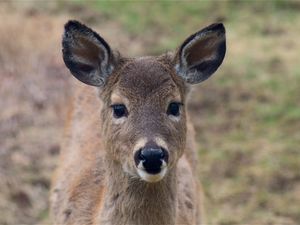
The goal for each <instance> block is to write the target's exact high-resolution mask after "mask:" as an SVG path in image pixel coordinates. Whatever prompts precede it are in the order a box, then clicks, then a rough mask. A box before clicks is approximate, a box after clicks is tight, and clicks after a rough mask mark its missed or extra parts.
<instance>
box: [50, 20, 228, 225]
mask: <svg viewBox="0 0 300 225" xmlns="http://www.w3.org/2000/svg"><path fill="white" fill-rule="evenodd" d="M214 26H219V27H217V28H218V29H217V30H214V29H216V28H214V29H209V30H208V31H209V32H208V31H206V34H207V35H206V36H205V35H204V41H205V43H206V44H207V46H208V47H207V48H204V50H205V51H207V52H208V53H207V54H209V55H205V52H202V53H201V54H202V55H201V54H200V56H199V54H195V55H193V54H194V53H193V52H188V53H187V52H186V51H190V49H191V47H192V45H195V43H196V45H197V43H198V42H199V40H198V41H195V43H190V42H191V41H193V40H194V39H192V40H191V41H190V42H187V43H185V44H184V45H183V46H182V48H181V50H180V51H182V53H178V54H177V55H175V56H174V55H172V54H165V55H162V56H159V57H142V58H122V57H120V56H118V55H116V54H114V53H112V52H111V50H110V48H109V46H108V44H107V43H106V42H105V41H104V40H103V39H102V38H101V37H100V36H97V34H96V33H94V32H93V31H92V30H90V29H89V28H87V27H85V26H84V25H82V24H80V23H78V22H76V21H71V22H69V23H68V24H67V25H66V27H65V29H66V30H65V35H64V40H63V46H64V60H65V63H66V65H67V67H68V68H69V69H70V70H71V72H72V74H73V75H74V76H75V77H76V78H78V79H79V80H81V81H82V82H84V83H86V84H89V85H93V86H96V87H97V88H94V89H93V88H91V87H89V86H86V85H83V84H74V97H73V100H72V101H71V103H72V104H71V106H70V110H69V111H70V113H69V114H68V119H67V123H66V131H65V137H66V138H65V142H64V146H63V152H62V154H61V162H60V166H59V167H58V170H57V173H56V176H55V178H54V181H53V187H52V193H51V209H52V214H53V217H54V221H55V223H56V224H91V225H157V224H160V225H175V224H178V225H179V224H186V225H188V224H191V225H194V224H202V223H203V212H202V201H203V199H202V189H201V186H200V184H199V182H198V174H197V160H196V156H197V154H196V148H195V140H194V131H193V127H192V125H191V123H190V121H189V119H188V115H187V113H186V110H185V101H186V94H187V91H188V86H187V84H186V83H198V82H200V81H202V80H204V79H206V78H207V77H205V76H209V75H210V74H209V73H213V72H214V71H215V70H216V69H217V67H218V66H219V64H221V62H222V60H223V57H224V54H225V49H224V50H223V51H224V52H221V53H220V51H221V50H222V49H221V50H220V47H219V45H220V44H223V43H225V40H224V35H223V34H224V28H223V26H221V25H214ZM206 29H207V28H206ZM204 31H205V30H204ZM204 31H203V32H204ZM207 32H208V33H207ZM204 33H205V32H204ZM201 35H203V33H201ZM209 35H211V36H212V42H213V43H209V41H210V40H208V39H207V38H208V37H209ZM201 38H202V39H203V37H201ZM210 46H213V48H217V50H218V51H219V52H218V54H221V56H218V54H217V53H215V51H213V50H212V49H211V48H212V47H210ZM198 47H199V46H198ZM223 47H224V48H225V46H223ZM186 48H187V49H186ZM182 54H183V55H184V54H186V56H184V57H185V58H181V57H183V56H182ZM213 54H215V55H213ZM222 54H223V55H222ZM188 56H189V57H188ZM191 57H192V58H191ZM193 57H196V59H194V58H193ZM199 57H200V59H201V60H202V61H200V63H203V62H205V63H206V64H207V63H208V60H210V62H209V63H210V64H213V62H212V61H213V60H215V59H216V58H218V57H221V58H222V60H221V61H220V59H218V60H219V61H220V62H219V63H217V67H216V68H215V69H210V70H209V71H208V72H207V71H206V72H205V71H204V69H205V68H204V69H203V68H201V69H202V72H203V71H204V72H203V74H202V75H199V73H198V75H197V74H196V72H197V70H198V69H199V68H196V69H194V70H193V71H190V73H188V70H189V67H190V65H189V64H191V65H192V64H193V63H194V60H196V61H197V60H198V58H199ZM205 57H206V58H205ZM214 57H215V58H214ZM184 60H185V61H184ZM209 63H208V64H209ZM198 64H199V62H198V61H197V65H198ZM210 64H209V66H211V65H210ZM215 66H216V65H215ZM184 67H186V68H184ZM184 73H185V75H184ZM179 74H180V75H179ZM196 75H197V76H202V77H194V76H196ZM185 76H186V77H185Z"/></svg>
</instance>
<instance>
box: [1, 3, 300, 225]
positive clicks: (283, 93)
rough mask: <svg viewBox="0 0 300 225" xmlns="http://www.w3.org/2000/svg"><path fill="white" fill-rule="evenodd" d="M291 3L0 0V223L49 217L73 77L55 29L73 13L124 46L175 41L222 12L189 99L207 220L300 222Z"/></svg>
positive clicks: (145, 47)
mask: <svg viewBox="0 0 300 225" xmlns="http://www.w3.org/2000/svg"><path fill="white" fill-rule="evenodd" d="M116 9H118V10H116ZM299 12H300V4H299V3H298V2H296V1H280V0H278V1H266V2H259V1H257V2H254V3H253V4H246V3H243V2H240V1H212V2H209V1H207V2H201V3H200V2H189V3H182V2H177V3H176V4H174V3H173V4H172V3H168V2H159V3H156V4H153V3H150V2H145V3H141V4H137V3H136V4H134V7H133V3H132V2H123V3H120V2H105V1H99V2H91V3H89V4H85V3H84V2H83V1H75V2H70V1H49V2H47V3H45V2H39V1H36V2H32V1H7V2H1V3H0V19H1V21H2V22H1V24H0V42H1V45H0V80H1V82H0V96H1V101H0V107H1V111H0V190H1V192H0V224H51V222H50V220H49V216H48V194H49V193H48V192H49V187H50V183H51V181H50V180H51V176H52V174H53V171H54V168H55V167H56V165H57V159H58V155H59V152H60V140H61V137H62V131H63V124H64V115H65V109H66V107H67V104H68V96H69V95H71V94H72V93H71V91H70V85H69V83H70V79H73V78H72V77H71V75H70V73H69V72H68V70H67V69H66V68H65V66H64V64H63V61H62V58H61V46H60V41H61V34H62V32H63V24H64V23H65V22H66V21H67V20H68V19H73V18H76V19H78V20H81V21H83V22H85V23H86V24H88V25H89V26H91V27H93V28H94V29H95V30H97V31H98V32H99V33H100V34H101V35H102V36H103V37H104V38H105V39H106V40H107V41H108V42H109V43H110V44H111V46H112V47H113V48H116V49H119V50H120V51H121V52H122V53H123V54H125V55H129V56H137V55H138V56H139V55H147V54H158V53H162V52H164V51H166V50H171V49H175V48H176V47H177V46H178V45H179V44H180V43H181V42H182V41H183V40H184V38H186V37H187V36H188V35H190V34H191V33H193V32H195V31H197V30H198V29H199V28H201V27H203V26H205V25H209V24H210V23H213V22H216V21H222V22H223V23H224V24H225V27H226V29H227V55H226V59H225V61H224V63H223V65H222V67H221V68H220V69H219V70H218V71H217V73H216V74H215V75H214V76H213V77H212V78H211V79H209V80H208V81H206V82H205V83H203V84H201V85H198V86H197V87H195V88H194V90H193V92H192V93H191V95H190V103H189V109H190V112H191V114H192V118H193V122H194V125H195V127H196V131H197V140H198V143H199V149H198V150H199V161H200V165H199V168H200V171H199V172H200V174H201V176H200V177H199V179H200V180H201V182H202V183H203V185H204V190H205V195H206V205H205V206H206V211H207V217H208V220H209V222H210V223H212V224H220V225H226V224H228V225H229V224H230V225H231V224H274V225H275V224H276V225H277V224H291V225H292V224H293V225H297V224H300V207H299V205H300V150H299V145H300V101H299V96H300V66H299V52H300V42H299V41H298V39H299V36H300V29H299V27H300V13H299Z"/></svg>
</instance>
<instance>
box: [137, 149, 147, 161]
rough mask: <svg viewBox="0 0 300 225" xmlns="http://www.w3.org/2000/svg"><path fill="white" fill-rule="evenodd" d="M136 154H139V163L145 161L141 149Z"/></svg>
mask: <svg viewBox="0 0 300 225" xmlns="http://www.w3.org/2000/svg"><path fill="white" fill-rule="evenodd" d="M138 152H139V154H138V159H139V160H140V161H142V160H146V158H145V156H144V155H143V153H142V149H140V150H139V151H138Z"/></svg>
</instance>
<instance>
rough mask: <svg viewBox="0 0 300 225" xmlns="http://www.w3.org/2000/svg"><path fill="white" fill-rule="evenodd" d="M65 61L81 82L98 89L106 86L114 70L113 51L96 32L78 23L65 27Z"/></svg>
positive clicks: (63, 44) (70, 22)
mask: <svg viewBox="0 0 300 225" xmlns="http://www.w3.org/2000/svg"><path fill="white" fill-rule="evenodd" d="M62 46H63V59H64V62H65V64H66V66H67V67H68V68H69V70H70V71H71V73H72V74H73V75H74V76H75V77H76V78H77V79H78V80H80V81H82V82H84V83H86V84H88V85H93V86H97V87H101V86H103V85H104V84H105V82H106V79H107V77H108V76H109V74H111V72H112V71H113V68H114V65H113V64H114V63H113V62H114V59H113V54H112V51H111V49H110V47H109V45H108V44H107V43H106V42H105V40H104V39H103V38H102V37H100V36H99V35H98V34H97V33H96V32H94V31H93V30H92V29H90V28H88V27H87V26H85V25H83V24H81V23H79V22H78V21H69V22H68V23H67V24H66V25H65V32H64V35H63V40H62Z"/></svg>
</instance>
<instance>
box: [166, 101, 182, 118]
mask: <svg viewBox="0 0 300 225" xmlns="http://www.w3.org/2000/svg"><path fill="white" fill-rule="evenodd" d="M181 105H182V103H179V102H171V103H170V104H169V106H168V110H167V114H168V115H172V116H179V115H180V106H181Z"/></svg>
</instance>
